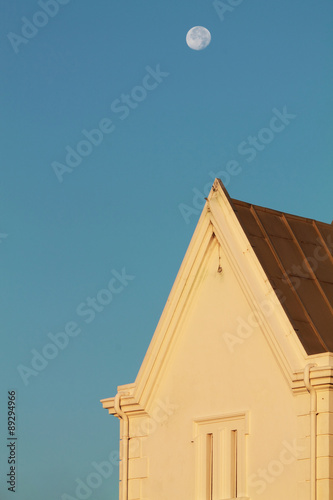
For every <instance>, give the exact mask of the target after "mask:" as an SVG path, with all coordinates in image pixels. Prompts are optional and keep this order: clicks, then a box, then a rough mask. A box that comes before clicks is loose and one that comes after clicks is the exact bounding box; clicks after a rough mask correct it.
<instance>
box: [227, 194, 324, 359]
mask: <svg viewBox="0 0 333 500" xmlns="http://www.w3.org/2000/svg"><path fill="white" fill-rule="evenodd" d="M231 203H232V205H233V207H234V210H235V213H236V215H237V217H238V220H239V222H240V224H241V225H242V227H243V229H244V232H245V234H246V235H247V237H248V239H249V241H250V244H251V246H252V248H253V250H254V252H255V253H256V255H257V257H258V259H259V261H260V263H261V265H262V267H263V269H264V271H265V273H266V275H267V277H268V279H269V280H270V283H271V285H272V287H273V289H274V290H275V291H276V294H277V296H278V297H279V300H280V303H281V304H282V306H283V308H284V310H285V312H286V314H287V316H288V317H289V319H290V322H291V324H292V325H293V327H294V328H295V331H296V333H297V335H298V337H299V339H300V341H301V342H302V344H303V346H304V348H305V350H306V352H307V353H308V354H317V353H320V352H325V351H330V352H333V258H332V256H333V225H332V224H325V223H324V222H318V221H314V220H312V219H305V218H304V217H298V216H296V215H290V214H284V213H282V212H277V211H276V210H270V209H268V208H263V207H257V206H254V205H250V204H248V203H244V202H239V201H238V200H231Z"/></svg>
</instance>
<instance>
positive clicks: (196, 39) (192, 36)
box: [186, 26, 212, 50]
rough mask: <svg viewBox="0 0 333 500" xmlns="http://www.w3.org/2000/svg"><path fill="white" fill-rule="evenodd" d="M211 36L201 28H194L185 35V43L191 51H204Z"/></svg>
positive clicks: (205, 29) (206, 30)
mask: <svg viewBox="0 0 333 500" xmlns="http://www.w3.org/2000/svg"><path fill="white" fill-rule="evenodd" d="M211 38H212V37H211V34H210V32H209V31H208V29H207V28H204V27H203V26H194V27H193V28H191V29H190V30H189V31H188V32H187V35H186V43H187V45H188V46H189V47H190V49H193V50H202V49H205V48H206V47H207V46H208V45H209V44H210V41H211Z"/></svg>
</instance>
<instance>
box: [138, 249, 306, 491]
mask: <svg viewBox="0 0 333 500" xmlns="http://www.w3.org/2000/svg"><path fill="white" fill-rule="evenodd" d="M219 251H220V258H221V265H222V268H223V272H222V273H218V272H217V268H218V264H219V254H218V244H217V242H216V239H215V240H213V241H212V243H211V244H210V247H209V249H208V251H207V253H206V257H205V261H204V262H203V263H202V265H201V268H200V271H199V273H198V275H197V279H196V282H195V285H194V290H193V291H192V293H191V296H190V299H189V302H188V304H187V306H186V308H185V309H186V314H185V316H183V319H182V321H181V322H180V323H179V324H178V331H176V332H175V336H176V340H175V342H174V343H172V344H171V345H172V348H170V350H169V352H168V353H167V356H166V359H165V362H164V364H163V368H162V370H161V371H160V372H159V375H158V379H157V381H156V382H155V387H154V390H153V392H152V394H151V397H150V400H149V401H148V403H147V407H146V411H147V413H148V414H149V415H150V417H145V416H143V417H140V416H136V417H130V437H131V440H130V452H129V457H130V458H129V500H136V499H144V500H171V499H172V500H187V499H189V500H192V499H193V500H194V498H195V491H194V488H195V477H194V476H195V442H193V421H194V420H195V419H196V418H199V417H210V416H214V415H217V416H218V415H220V416H223V414H228V413H233V412H238V411H248V412H249V435H248V436H247V438H246V440H247V443H246V444H247V460H246V463H247V467H248V469H247V474H246V476H247V478H248V479H247V489H248V491H247V494H248V497H249V498H251V499H252V500H256V499H269V500H281V499H283V500H289V499H290V500H295V499H297V498H302V500H306V499H307V494H308V483H304V488H303V490H302V492H303V494H304V495H305V496H303V497H299V496H298V482H299V481H302V480H303V479H304V471H302V470H301V471H300V467H299V463H300V460H297V459H298V458H300V457H301V455H302V454H303V455H302V456H304V457H306V456H307V453H308V450H307V448H306V444H305V443H304V442H303V443H301V441H298V442H297V443H296V441H295V440H296V438H298V437H299V432H298V430H297V429H298V420H299V418H300V417H299V416H298V414H299V413H300V412H299V407H298V406H299V405H297V404H296V400H297V397H296V396H295V395H293V393H292V391H291V389H290V385H289V384H288V382H287V380H286V378H285V376H284V375H283V372H282V370H281V368H280V366H279V365H278V362H277V360H276V358H275V356H274V354H273V353H272V350H271V348H270V347H269V345H268V342H267V340H266V339H265V335H264V333H263V325H262V324H259V325H256V324H255V323H253V318H254V316H253V315H251V313H253V311H252V309H251V307H250V304H249V303H248V301H247V299H246V297H245V295H244V293H243V291H242V285H241V283H240V282H239V281H238V279H237V278H236V276H235V274H234V272H233V270H232V268H231V266H230V263H229V262H228V259H227V256H226V255H225V253H224V251H223V249H222V248H220V250H219ZM270 314H274V312H272V311H270ZM237 318H238V319H237ZM239 318H242V322H243V324H244V323H245V324H247V325H248V329H247V330H246V331H247V338H242V337H241V336H240V330H239V328H238V327H239V324H240V321H241V320H240V319H239ZM251 321H252V325H251ZM242 331H243V333H244V330H242ZM226 334H231V335H234V337H230V336H229V337H226ZM230 339H231V340H230ZM235 339H236V342H237V343H233V341H235ZM230 342H231V343H230ZM302 397H303V400H304V401H305V403H304V402H303V404H305V406H306V404H307V403H306V401H307V400H308V399H307V398H308V395H307V394H304V395H303V396H302ZM148 420H149V421H150V423H149V422H148ZM305 428H306V430H305V435H306V433H307V434H308V429H307V424H306V423H305ZM135 436H137V438H136V439H134V438H135ZM133 443H135V444H133ZM296 445H297V447H295V446H296ZM290 450H291V451H290ZM305 462H308V461H305ZM305 462H304V463H305ZM302 473H303V476H302ZM249 478H250V480H249ZM203 500H204V499H203ZM218 500H220V499H218Z"/></svg>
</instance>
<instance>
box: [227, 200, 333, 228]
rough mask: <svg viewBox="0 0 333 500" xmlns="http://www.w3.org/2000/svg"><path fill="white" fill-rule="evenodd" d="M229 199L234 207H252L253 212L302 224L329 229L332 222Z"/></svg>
mask: <svg viewBox="0 0 333 500" xmlns="http://www.w3.org/2000/svg"><path fill="white" fill-rule="evenodd" d="M230 199H231V201H232V203H233V204H234V205H242V206H245V207H249V208H251V207H253V208H254V209H255V210H258V209H259V210H261V211H263V212H268V213H271V214H275V215H277V214H278V215H281V216H282V215H284V216H285V217H288V218H292V219H297V220H302V221H304V222H309V223H312V222H316V223H319V224H323V225H324V226H328V227H331V226H332V225H333V221H332V222H324V221H320V220H317V219H313V218H311V217H304V216H302V215H295V214H290V213H288V212H282V211H281V210H276V209H274V208H269V207H263V206H261V205H254V204H253V203H249V202H246V201H242V200H237V199H235V198H230Z"/></svg>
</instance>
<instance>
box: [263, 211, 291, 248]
mask: <svg viewBox="0 0 333 500" xmlns="http://www.w3.org/2000/svg"><path fill="white" fill-rule="evenodd" d="M254 208H255V211H256V213H257V216H258V218H259V219H260V222H261V223H262V225H263V226H264V228H265V231H266V232H267V234H269V235H270V236H276V237H279V238H287V239H289V240H291V239H292V236H291V235H290V233H289V231H288V228H287V227H286V225H285V223H284V221H283V219H282V217H281V215H277V214H275V213H270V212H267V211H264V210H260V208H259V207H254Z"/></svg>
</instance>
